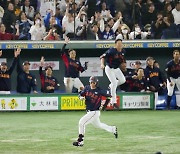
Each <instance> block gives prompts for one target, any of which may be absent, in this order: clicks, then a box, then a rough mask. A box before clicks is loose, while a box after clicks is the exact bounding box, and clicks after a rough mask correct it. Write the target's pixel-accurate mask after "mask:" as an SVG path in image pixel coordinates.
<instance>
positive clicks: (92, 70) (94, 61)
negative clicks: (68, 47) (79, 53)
mask: <svg viewBox="0 0 180 154" xmlns="http://www.w3.org/2000/svg"><path fill="white" fill-rule="evenodd" d="M80 62H81V64H82V65H84V63H85V62H88V63H87V66H88V69H87V70H86V71H84V72H82V73H80V76H81V77H89V76H103V70H102V69H101V67H100V66H101V62H100V59H99V57H89V58H80Z"/></svg>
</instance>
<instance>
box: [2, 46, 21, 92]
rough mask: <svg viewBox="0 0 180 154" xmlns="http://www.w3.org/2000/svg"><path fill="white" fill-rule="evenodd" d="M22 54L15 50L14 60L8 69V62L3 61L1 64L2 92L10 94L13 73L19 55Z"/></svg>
mask: <svg viewBox="0 0 180 154" xmlns="http://www.w3.org/2000/svg"><path fill="white" fill-rule="evenodd" d="M19 54H20V52H19V50H18V49H17V50H15V51H14V59H13V62H12V64H11V66H10V68H9V69H8V66H7V63H6V62H2V63H1V65H0V85H1V86H0V94H10V91H11V74H12V72H13V70H14V68H15V66H16V62H17V56H18V55H19ZM1 56H2V50H0V57H1Z"/></svg>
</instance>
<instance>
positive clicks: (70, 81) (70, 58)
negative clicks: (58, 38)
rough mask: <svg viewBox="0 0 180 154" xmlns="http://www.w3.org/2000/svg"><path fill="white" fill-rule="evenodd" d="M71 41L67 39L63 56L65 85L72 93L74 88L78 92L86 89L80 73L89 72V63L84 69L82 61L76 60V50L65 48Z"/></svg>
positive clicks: (62, 51) (63, 48) (68, 91)
mask: <svg viewBox="0 0 180 154" xmlns="http://www.w3.org/2000/svg"><path fill="white" fill-rule="evenodd" d="M69 41H70V39H69V38H68V37H65V44H64V45H63V47H62V50H61V56H62V60H63V62H64V64H65V76H64V85H65V88H66V92H67V93H72V89H73V87H75V88H77V89H78V91H81V90H83V88H84V85H83V84H82V82H81V81H80V79H79V72H84V71H85V70H87V62H85V64H84V67H83V66H82V65H81V63H80V61H79V60H77V59H76V51H75V50H73V49H69V50H65V47H66V45H67V44H68V43H69Z"/></svg>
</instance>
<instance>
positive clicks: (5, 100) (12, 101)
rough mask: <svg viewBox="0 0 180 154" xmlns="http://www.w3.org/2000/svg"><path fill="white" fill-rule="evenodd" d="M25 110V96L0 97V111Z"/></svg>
mask: <svg viewBox="0 0 180 154" xmlns="http://www.w3.org/2000/svg"><path fill="white" fill-rule="evenodd" d="M7 110H8V111H15V110H22V111H25V110H27V97H0V111H7Z"/></svg>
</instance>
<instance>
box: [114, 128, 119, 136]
mask: <svg viewBox="0 0 180 154" xmlns="http://www.w3.org/2000/svg"><path fill="white" fill-rule="evenodd" d="M114 136H115V138H118V131H117V127H116V129H115V133H114Z"/></svg>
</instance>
